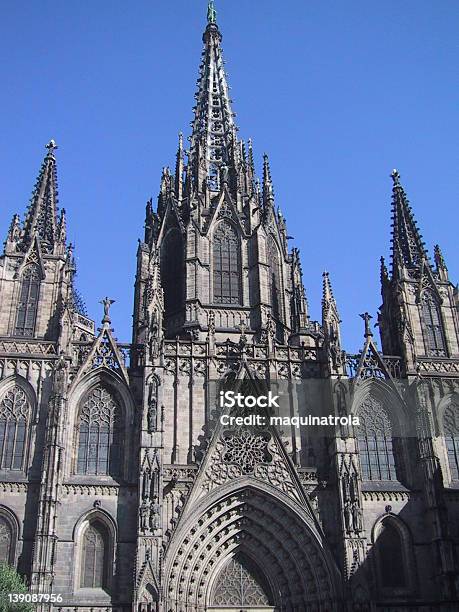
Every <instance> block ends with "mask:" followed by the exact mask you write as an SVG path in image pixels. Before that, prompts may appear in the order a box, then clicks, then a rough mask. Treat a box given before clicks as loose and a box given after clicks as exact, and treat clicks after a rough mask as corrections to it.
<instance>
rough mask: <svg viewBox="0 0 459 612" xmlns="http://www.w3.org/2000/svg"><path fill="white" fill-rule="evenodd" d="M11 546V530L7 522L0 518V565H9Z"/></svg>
mask: <svg viewBox="0 0 459 612" xmlns="http://www.w3.org/2000/svg"><path fill="white" fill-rule="evenodd" d="M12 545H13V530H12V529H11V525H10V524H9V522H8V521H7V520H6V519H5V518H4V517H3V516H0V563H10V561H11V549H12Z"/></svg>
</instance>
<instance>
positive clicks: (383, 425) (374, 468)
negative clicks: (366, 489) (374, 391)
mask: <svg viewBox="0 0 459 612" xmlns="http://www.w3.org/2000/svg"><path fill="white" fill-rule="evenodd" d="M358 417H359V421H360V425H359V426H358V427H357V431H356V433H357V445H358V451H359V455H360V465H361V467H362V478H363V479H364V480H396V473H395V459H394V451H393V447H392V427H391V422H390V419H389V416H388V414H387V412H386V410H385V409H384V406H383V405H382V403H381V402H379V401H378V400H376V399H375V398H373V397H368V398H367V399H366V400H365V401H364V402H363V404H362V405H361V406H360V408H359V411H358Z"/></svg>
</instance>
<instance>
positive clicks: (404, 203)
mask: <svg viewBox="0 0 459 612" xmlns="http://www.w3.org/2000/svg"><path fill="white" fill-rule="evenodd" d="M391 177H392V181H393V188H392V222H393V225H392V274H393V273H394V271H395V270H396V269H397V267H398V266H399V265H403V266H406V267H407V268H413V267H417V266H420V265H421V263H422V261H423V260H426V261H428V256H427V252H426V249H425V244H424V242H423V240H422V236H421V234H420V232H419V229H418V226H417V224H416V221H415V219H414V215H413V211H412V209H411V205H410V203H409V200H408V198H407V197H406V193H405V190H404V189H403V187H402V185H401V183H400V174H399V172H398V170H393V171H392V173H391Z"/></svg>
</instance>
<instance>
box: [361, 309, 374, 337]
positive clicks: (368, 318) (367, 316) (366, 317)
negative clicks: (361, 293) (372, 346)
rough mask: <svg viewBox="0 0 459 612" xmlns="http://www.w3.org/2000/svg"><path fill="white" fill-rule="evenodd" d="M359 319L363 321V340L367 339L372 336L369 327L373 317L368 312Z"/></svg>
mask: <svg viewBox="0 0 459 612" xmlns="http://www.w3.org/2000/svg"><path fill="white" fill-rule="evenodd" d="M360 317H361V318H362V319H363V320H364V321H365V334H364V335H365V338H369V337H370V336H372V335H373V332H372V331H371V327H370V321H371V319H372V318H373V317H372V316H371V314H369V313H368V312H364V313H363V314H361V315H360Z"/></svg>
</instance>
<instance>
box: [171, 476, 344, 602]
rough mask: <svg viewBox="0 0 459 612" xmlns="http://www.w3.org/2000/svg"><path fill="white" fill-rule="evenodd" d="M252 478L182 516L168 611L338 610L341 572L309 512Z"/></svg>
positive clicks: (174, 550)
mask: <svg viewBox="0 0 459 612" xmlns="http://www.w3.org/2000/svg"><path fill="white" fill-rule="evenodd" d="M244 480H245V482H246V484H245V485H244V484H242V482H241V483H240V486H239V487H238V488H237V490H235V489H234V488H233V486H234V484H235V483H233V485H231V488H230V487H228V489H226V487H225V486H222V487H220V488H219V490H218V492H217V491H215V493H214V495H210V496H208V497H207V498H206V501H205V502H204V503H203V504H197V505H195V506H194V507H193V509H192V510H191V508H190V510H191V511H190V512H189V513H187V512H186V511H185V512H184V514H183V515H182V517H181V518H182V519H183V520H182V521H181V524H180V525H179V526H178V529H177V531H176V532H175V534H174V537H173V540H172V541H171V544H170V547H169V549H168V551H167V553H166V559H165V604H166V605H165V610H166V611H167V612H205V611H212V612H217V611H218V612H235V611H237V612H240V611H241V610H242V611H243V612H252V611H253V612H254V611H257V612H263V611H264V612H268V611H269V612H278V611H280V610H288V611H289V612H318V611H319V610H321V611H322V610H333V609H336V604H337V601H338V600H337V593H338V589H339V586H338V581H339V578H338V570H337V568H336V566H335V565H334V562H333V560H332V559H331V555H330V554H329V553H328V552H327V551H326V550H325V547H324V545H323V543H322V540H321V536H320V534H319V533H318V531H317V530H316V529H315V527H314V525H313V524H312V522H311V519H310V518H308V516H307V513H306V511H304V510H303V509H302V508H301V507H300V506H299V504H296V503H293V502H291V501H290V502H289V500H288V498H287V496H285V495H284V494H283V493H281V492H280V491H276V490H272V491H271V488H270V487H269V486H268V485H263V484H260V483H255V481H254V480H253V479H250V478H249V477H247V478H244ZM247 481H250V482H247ZM225 489H226V490H225ZM268 489H269V490H268ZM334 606H335V608H334Z"/></svg>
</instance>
